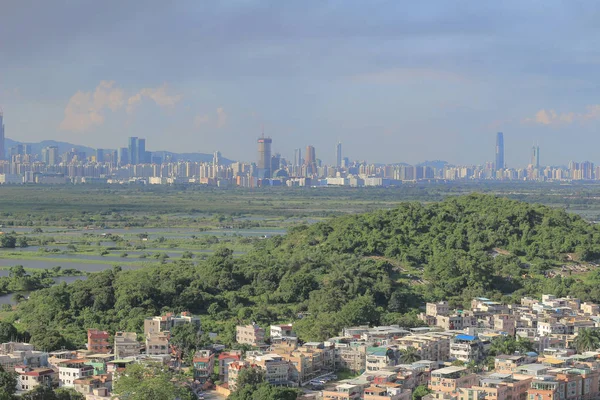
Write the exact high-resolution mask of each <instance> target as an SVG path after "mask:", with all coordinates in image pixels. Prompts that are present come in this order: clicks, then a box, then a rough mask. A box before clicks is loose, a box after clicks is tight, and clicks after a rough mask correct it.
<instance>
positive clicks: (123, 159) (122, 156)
mask: <svg viewBox="0 0 600 400" xmlns="http://www.w3.org/2000/svg"><path fill="white" fill-rule="evenodd" d="M117 160H118V164H119V165H127V164H129V149H128V148H127V147H121V148H120V149H119V154H118V155H117Z"/></svg>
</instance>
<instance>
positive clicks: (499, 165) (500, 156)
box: [494, 132, 505, 170]
mask: <svg viewBox="0 0 600 400" xmlns="http://www.w3.org/2000/svg"><path fill="white" fill-rule="evenodd" d="M504 167H505V164H504V134H503V133H502V132H498V133H497V134H496V163H495V164H494V168H496V170H499V169H504Z"/></svg>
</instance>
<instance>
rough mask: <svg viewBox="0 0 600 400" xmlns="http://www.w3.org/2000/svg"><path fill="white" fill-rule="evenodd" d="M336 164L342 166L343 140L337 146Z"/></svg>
mask: <svg viewBox="0 0 600 400" xmlns="http://www.w3.org/2000/svg"><path fill="white" fill-rule="evenodd" d="M335 166H336V167H338V168H340V167H341V166H342V142H338V144H337V146H336V147H335Z"/></svg>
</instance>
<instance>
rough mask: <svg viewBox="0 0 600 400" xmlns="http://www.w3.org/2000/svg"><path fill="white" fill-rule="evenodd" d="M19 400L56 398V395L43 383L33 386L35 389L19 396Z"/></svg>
mask: <svg viewBox="0 0 600 400" xmlns="http://www.w3.org/2000/svg"><path fill="white" fill-rule="evenodd" d="M0 399H1V398H0ZM21 400H57V397H56V393H54V390H52V388H50V387H48V386H44V385H38V386H36V387H35V389H33V390H30V391H28V392H27V393H24V394H23V395H22V396H21Z"/></svg>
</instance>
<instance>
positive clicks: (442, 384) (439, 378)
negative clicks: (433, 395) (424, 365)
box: [429, 367, 479, 393]
mask: <svg viewBox="0 0 600 400" xmlns="http://www.w3.org/2000/svg"><path fill="white" fill-rule="evenodd" d="M478 383H479V382H478V378H477V375H475V374H472V373H470V372H469V371H468V370H467V368H465V367H446V368H441V369H436V370H434V371H431V381H430V382H429V388H430V389H431V390H433V391H435V392H446V393H451V392H457V391H458V389H459V388H469V387H471V386H475V385H477V384H478Z"/></svg>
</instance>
